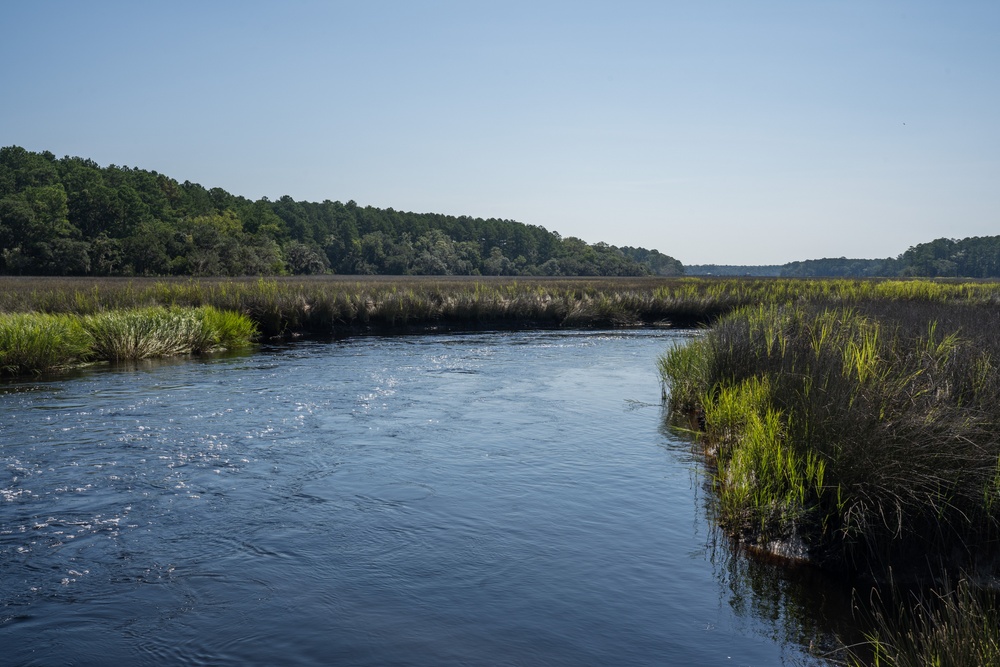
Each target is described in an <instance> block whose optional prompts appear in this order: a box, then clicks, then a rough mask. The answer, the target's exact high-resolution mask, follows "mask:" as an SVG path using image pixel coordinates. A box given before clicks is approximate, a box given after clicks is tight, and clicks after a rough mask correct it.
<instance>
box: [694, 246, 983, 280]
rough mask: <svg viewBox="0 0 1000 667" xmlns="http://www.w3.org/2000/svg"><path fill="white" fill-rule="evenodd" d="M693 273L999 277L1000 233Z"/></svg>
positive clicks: (699, 267) (714, 266) (702, 268)
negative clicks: (879, 252)
mask: <svg viewBox="0 0 1000 667" xmlns="http://www.w3.org/2000/svg"><path fill="white" fill-rule="evenodd" d="M684 269H685V273H686V274H687V275H692V276H704V275H715V276H758V277H759V276H774V277H781V278H878V277H882V278H918V277H919V278H983V279H985V278H1000V236H972V237H969V238H964V239H947V238H941V239H936V240H934V241H929V242H927V243H920V244H917V245H915V246H911V247H910V248H909V249H908V250H906V252H904V253H902V254H901V255H899V256H897V257H886V258H885V259H850V258H847V257H836V258H831V257H827V258H824V259H807V260H804V261H800V262H788V263H787V264H781V265H772V266H735V265H717V264H698V265H688V266H686V267H684Z"/></svg>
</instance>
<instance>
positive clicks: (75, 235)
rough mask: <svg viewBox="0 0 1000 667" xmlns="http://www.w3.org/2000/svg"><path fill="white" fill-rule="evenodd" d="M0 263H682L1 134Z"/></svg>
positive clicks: (382, 268)
mask: <svg viewBox="0 0 1000 667" xmlns="http://www.w3.org/2000/svg"><path fill="white" fill-rule="evenodd" d="M0 273H4V274H8V275H10V274H15V275H77V276H79V275H99V276H167V275H191V276H208V275H220V276H221V275H226V276H239V275H282V274H321V273H343V274H388V275H506V276H517V275H544V276H579V275H592V276H637V275H664V276H672V275H680V274H682V273H683V267H682V265H681V263H680V262H679V261H677V260H676V259H674V258H672V257H669V256H667V255H664V254H662V253H660V252H659V251H657V250H647V249H645V248H632V247H621V248H619V247H615V246H612V245H608V244H606V243H594V244H589V243H586V242H585V241H583V240H581V239H578V238H575V237H565V238H564V237H562V236H560V235H559V234H558V233H556V232H550V231H548V230H546V229H545V228H544V227H540V226H537V225H526V224H523V223H520V222H516V221H513V220H500V219H495V218H490V219H482V218H471V217H467V216H458V217H456V216H449V215H441V214H435V213H410V212H402V211H396V210H393V209H392V208H386V209H380V208H375V207H372V206H359V205H358V204H356V203H355V202H354V201H348V202H347V203H346V204H345V203H341V202H339V201H329V200H326V201H323V202H318V203H317V202H306V201H295V200H293V199H292V198H291V197H289V196H284V197H281V198H280V199H278V200H276V201H271V200H269V199H267V198H266V197H262V198H261V199H258V200H256V201H252V200H249V199H247V198H245V197H242V196H239V195H233V194H230V193H229V192H226V191H225V190H223V189H221V188H211V189H207V188H205V187H203V186H201V185H199V184H197V183H191V182H190V181H184V182H183V183H181V182H178V181H177V180H175V179H173V178H170V177H168V176H165V175H163V174H159V173H157V172H155V171H148V170H143V169H137V168H131V167H119V166H115V165H111V166H108V167H101V166H99V165H98V164H96V163H95V162H94V161H92V160H89V159H85V158H80V157H69V156H67V157H63V158H56V156H55V155H53V154H52V153H51V152H48V151H45V152H40V153H38V152H32V151H28V150H25V149H24V148H21V147H18V146H9V147H5V148H0Z"/></svg>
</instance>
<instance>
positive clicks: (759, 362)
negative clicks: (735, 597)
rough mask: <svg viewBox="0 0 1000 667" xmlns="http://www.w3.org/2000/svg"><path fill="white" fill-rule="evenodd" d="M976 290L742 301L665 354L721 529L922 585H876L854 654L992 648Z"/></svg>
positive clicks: (879, 656)
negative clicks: (882, 599) (883, 597)
mask: <svg viewBox="0 0 1000 667" xmlns="http://www.w3.org/2000/svg"><path fill="white" fill-rule="evenodd" d="M914 288H915V289H922V286H914ZM949 289H950V288H949ZM976 290H977V293H975V294H972V295H971V296H970V295H968V294H967V295H965V296H956V293H953V294H952V296H946V297H943V298H917V299H913V298H888V299H868V298H863V299H857V300H853V301H843V300H836V299H834V300H830V299H824V298H819V299H810V298H803V299H799V300H797V301H792V302H784V303H765V304H758V305H755V306H745V307H742V308H738V309H736V310H734V311H733V312H731V313H730V314H728V315H726V316H724V317H722V318H720V319H719V320H718V321H716V322H715V323H714V324H713V326H712V328H711V329H709V330H708V331H707V332H706V333H705V335H704V336H702V337H700V338H698V339H696V340H694V341H692V342H691V343H689V344H687V345H684V346H678V347H675V348H672V349H670V350H668V351H667V352H666V353H665V354H664V355H663V356H662V357H661V358H660V361H659V367H660V373H661V377H662V379H663V382H664V385H665V394H664V397H665V400H666V401H668V404H669V406H670V408H671V410H672V414H673V415H674V417H675V418H677V419H679V420H687V421H686V425H687V426H688V427H689V428H692V429H693V430H695V431H697V432H698V433H699V435H698V438H699V440H700V441H701V443H702V444H703V445H704V447H705V450H706V453H707V454H708V455H709V457H710V463H711V468H712V472H711V476H712V486H713V489H714V491H715V492H716V494H717V498H718V513H719V520H720V523H721V525H722V526H723V528H724V529H725V530H726V531H727V532H728V533H729V534H730V535H732V536H734V537H735V538H736V539H737V540H738V541H740V542H741V543H742V544H744V545H747V546H749V547H750V548H751V550H759V551H763V552H766V553H772V554H777V555H784V556H790V557H800V556H806V557H808V558H809V559H810V560H811V561H812V562H814V563H816V564H818V565H820V566H821V567H824V568H826V569H830V570H833V571H837V572H842V573H845V574H847V575H848V576H849V578H851V579H852V580H853V581H855V582H858V584H857V585H859V586H862V587H864V586H870V585H871V583H875V584H876V585H877V586H880V585H881V584H880V582H882V583H884V582H893V581H895V582H896V583H897V584H900V585H901V586H902V588H901V589H900V590H910V591H914V590H915V591H921V592H920V593H919V594H917V595H914V594H912V593H907V594H900V593H892V592H891V591H892V587H891V586H890V587H889V589H888V590H889V591H890V592H889V593H888V595H889V596H890V598H891V596H893V595H898V597H897V598H894V599H891V601H889V602H887V603H886V604H881V603H878V604H875V605H874V609H875V610H876V611H875V612H874V623H873V624H872V627H873V628H874V629H873V630H872V631H871V632H870V633H868V635H867V636H868V642H867V643H866V644H865V645H864V646H863V647H860V648H859V649H858V650H854V651H853V652H852V653H853V657H852V659H851V664H869V662H871V661H875V662H877V664H883V665H917V664H921V665H922V664H997V660H998V658H997V656H1000V626H996V625H989V624H986V626H984V624H983V623H982V622H980V621H979V620H978V618H979V617H983V616H984V615H985V616H988V617H989V618H991V619H993V618H995V617H996V606H995V596H994V594H993V593H990V592H989V591H987V590H977V589H976V586H983V585H986V586H987V587H995V586H996V581H997V575H998V573H1000V555H998V554H1000V550H998V547H1000V340H998V339H997V337H996V335H995V332H996V331H998V330H1000V309H998V307H997V302H996V299H995V297H993V296H988V290H989V288H988V287H977V288H976ZM979 290H982V291H979ZM957 294H960V292H957ZM667 388H669V393H668V392H667V391H666V389H667ZM955 580H958V581H960V582H962V583H961V587H959V588H951V587H950V586H949V584H948V582H949V581H955ZM865 582H870V583H865ZM973 584H975V585H973ZM973 616H977V618H973ZM959 649H961V650H959ZM956 656H960V657H958V658H956ZM962 660H966V661H967V662H962ZM969 660H971V662H968V661H969Z"/></svg>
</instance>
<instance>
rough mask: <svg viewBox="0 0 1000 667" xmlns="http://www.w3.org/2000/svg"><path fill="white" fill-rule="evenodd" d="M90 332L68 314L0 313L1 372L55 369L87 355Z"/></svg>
mask: <svg viewBox="0 0 1000 667" xmlns="http://www.w3.org/2000/svg"><path fill="white" fill-rule="evenodd" d="M90 342H91V341H90V336H89V335H88V334H87V332H86V331H85V330H84V328H83V327H82V326H81V324H80V321H79V318H75V317H72V316H70V315H44V314H42V315H40V314H37V313H17V314H13V315H6V316H0V374H4V375H27V374H29V373H42V372H49V371H54V370H57V369H60V368H63V367H66V366H70V365H73V364H77V363H80V362H82V361H84V360H85V359H87V358H88V357H89V356H90Z"/></svg>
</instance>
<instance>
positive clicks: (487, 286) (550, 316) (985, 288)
mask: <svg viewBox="0 0 1000 667" xmlns="http://www.w3.org/2000/svg"><path fill="white" fill-rule="evenodd" d="M0 287H2V289H0V312H25V311H37V312H49V313H75V314H79V315H89V314H95V313H99V312H106V311H113V310H128V309H136V308H145V307H151V306H164V307H171V306H176V307H200V306H206V305H210V306H213V307H215V308H217V309H219V310H231V311H235V312H238V313H242V314H244V315H247V316H248V317H250V318H251V319H252V320H253V321H254V322H255V323H256V324H257V326H258V328H259V330H260V332H261V334H262V335H264V336H279V335H287V334H293V333H315V334H323V335H336V334H341V333H352V332H356V331H363V330H389V331H392V330H401V329H406V328H411V327H425V328H434V327H438V326H457V327H490V326H501V327H511V326H513V327H539V326H541V327H558V326H572V327H590V326H600V327H618V326H637V325H650V324H657V323H659V324H669V325H672V326H682V327H689V326H696V325H699V324H710V323H712V322H714V321H715V320H717V319H718V318H719V317H721V316H723V315H725V314H727V313H729V312H731V311H733V310H735V309H737V308H740V307H745V306H750V305H756V304H774V305H788V304H794V303H803V302H815V301H817V300H823V301H824V302H826V303H830V304H842V305H850V304H855V303H861V302H867V301H873V300H874V301H879V302H888V301H893V300H904V301H908V302H910V301H925V302H927V301H930V302H940V301H954V300H964V301H970V302H971V301H975V302H979V303H984V302H992V303H1000V286H998V285H997V284H996V283H945V282H930V281H901V280H896V281H874V280H868V281H865V280H782V279H754V280H744V279H739V280H733V279H726V280H721V279H705V278H671V279H663V278H558V279H555V278H517V279H512V278H489V277H465V278H454V277H451V278H438V277H393V276H371V277H359V276H322V277H313V278H277V279H259V278H246V279H212V278H205V279H198V280H193V279H151V278H135V279H129V278H103V279H100V278H95V279H89V278H16V277H4V278H0Z"/></svg>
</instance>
